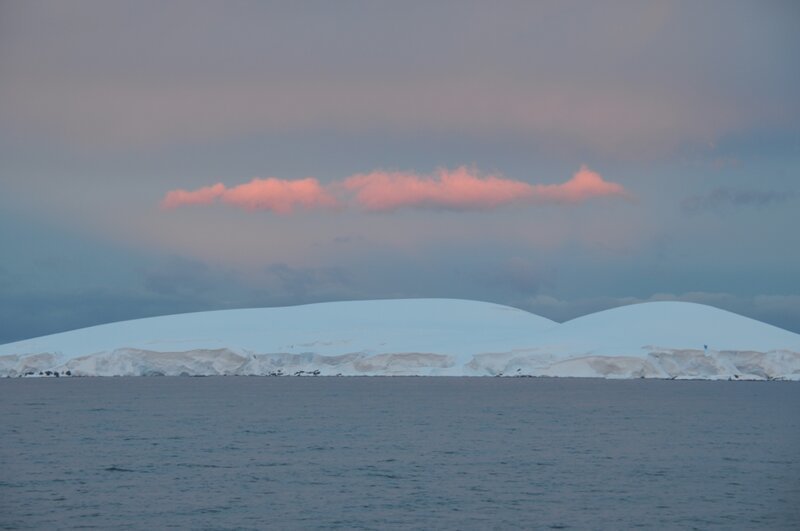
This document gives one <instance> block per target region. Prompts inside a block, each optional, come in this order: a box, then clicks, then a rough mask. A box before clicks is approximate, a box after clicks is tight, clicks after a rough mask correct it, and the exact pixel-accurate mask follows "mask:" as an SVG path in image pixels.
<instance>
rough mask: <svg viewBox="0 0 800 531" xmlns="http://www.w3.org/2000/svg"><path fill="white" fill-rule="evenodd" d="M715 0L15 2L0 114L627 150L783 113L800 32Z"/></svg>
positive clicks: (58, 129) (0, 72)
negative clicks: (517, 140) (510, 139)
mask: <svg viewBox="0 0 800 531" xmlns="http://www.w3.org/2000/svg"><path fill="white" fill-rule="evenodd" d="M718 6H719V7H718V8H717V9H709V8H707V7H706V6H694V5H693V4H691V3H690V4H683V5H679V4H667V3H658V4H649V3H635V2H634V3H614V2H527V3H526V2H521V3H502V4H501V5H494V4H492V5H490V4H487V3H482V2H474V3H466V2H452V3H448V2H434V3H424V4H422V3H421V4H417V3H412V4H407V3H397V4H388V3H371V2H364V3H344V4H340V3H336V4H333V3H319V4H313V5H310V4H307V3H287V4H274V3H246V4H238V3H237V4H235V7H233V6H232V4H228V3H219V2H188V3H183V2H179V1H175V2H169V3H163V2H153V3H149V2H124V3H123V2H77V3H70V4H69V6H65V5H64V3H62V2H44V3H39V2H7V3H4V5H3V15H4V16H3V17H0V21H3V22H2V26H0V48H2V49H3V54H2V56H0V89H1V90H2V91H3V93H4V97H3V98H2V100H0V122H1V123H3V124H4V128H11V129H13V130H16V131H25V132H26V134H27V133H29V132H32V131H33V132H35V134H44V135H50V136H51V137H55V138H58V139H60V140H62V141H65V142H76V143H78V144H80V145H81V146H83V147H91V148H96V147H98V146H99V147H114V148H117V149H127V148H131V147H141V146H162V145H164V144H170V143H182V142H203V141H207V140H209V139H219V138H229V137H237V136H241V135H248V134H252V133H259V132H266V131H282V132H285V131H289V130H297V129H300V130H320V129H326V130H336V131H353V130H357V131H369V132H371V131H375V130H388V131H401V132H413V131H444V132H447V133H451V134H452V133H454V132H458V131H463V130H469V131H471V132H472V133H474V134H478V135H485V136H493V135H496V134H498V133H504V132H505V133H508V132H511V133H516V134H524V135H526V136H527V137H530V138H532V139H534V140H535V143H536V144H541V143H553V144H556V145H559V144H561V145H563V144H578V145H579V146H580V147H582V148H587V149H593V150H598V151H601V152H606V153H614V154H620V153H624V154H627V155H631V154H635V153H640V152H648V151H653V150H658V149H662V146H669V147H675V146H679V145H683V144H685V143H696V144H705V143H706V142H708V141H709V140H714V139H715V138H717V137H719V136H721V135H724V134H726V133H728V132H730V131H736V130H740V128H742V127H743V126H747V125H749V124H753V123H757V124H759V125H764V124H766V125H775V124H778V125H780V124H783V125H784V126H785V125H787V124H788V125H789V126H792V124H793V123H794V122H793V120H791V119H790V118H789V116H791V115H792V114H793V113H796V111H797V110H798V105H797V100H796V98H794V94H796V93H797V89H798V79H797V78H796V76H794V75H793V74H792V69H791V68H788V67H787V66H788V63H790V61H791V57H793V51H794V52H796V51H797V49H798V48H800V44H798V43H799V42H800V41H798V37H797V32H795V31H794V28H793V27H792V26H791V24H789V22H788V21H787V17H785V16H782V15H781V13H780V12H779V10H778V9H777V8H775V7H769V6H765V5H764V4H761V5H756V4H753V5H749V4H747V3H743V4H734V5H730V4H729V3H722V2H720V3H719V4H718ZM332 22H333V23H332ZM738 28H744V29H747V31H737V29H738ZM412 32H413V34H414V39H409V38H408V35H409V34H410V33H412ZM731 36H735V38H732V37H731ZM744 54H746V55H747V57H749V58H750V60H749V62H748V64H749V65H751V68H748V69H742V68H740V67H739V63H740V62H739V58H740V57H741V56H742V55H744ZM709 65H713V68H709ZM665 66H668V67H667V68H665ZM754 98H757V99H758V102H759V104H758V105H752V101H753V99H754ZM787 110H788V112H787Z"/></svg>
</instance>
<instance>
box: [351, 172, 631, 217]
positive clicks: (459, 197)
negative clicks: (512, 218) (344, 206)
mask: <svg viewBox="0 0 800 531" xmlns="http://www.w3.org/2000/svg"><path fill="white" fill-rule="evenodd" d="M344 187H345V188H346V189H347V190H349V191H352V192H354V193H355V194H356V201H357V202H358V204H359V205H361V206H362V207H363V208H365V209H367V210H372V211H388V210H397V209H399V208H404V207H417V208H451V209H462V210H473V209H490V208H496V207H500V206H503V205H509V204H512V203H523V202H528V203H580V202H583V201H586V200H588V199H591V198H593V197H604V196H618V197H630V194H629V193H628V191H627V190H625V188H624V187H623V186H622V185H620V184H617V183H612V182H608V181H605V180H603V178H602V177H601V176H600V174H598V173H596V172H593V171H592V170H590V169H589V168H588V167H586V166H581V169H580V171H578V172H577V173H576V174H575V175H574V176H573V177H572V179H570V180H569V181H567V182H565V183H562V184H551V185H541V184H540V185H531V184H528V183H525V182H522V181H514V180H510V179H506V178H503V177H498V176H494V175H489V176H486V177H481V176H479V175H478V174H477V172H476V171H474V170H470V169H469V168H466V167H461V168H458V169H456V170H453V171H450V170H446V169H443V170H439V171H438V173H437V174H436V175H435V176H420V175H416V174H414V173H404V172H383V171H376V172H372V173H366V174H361V175H354V176H352V177H349V178H348V179H346V180H345V181H344Z"/></svg>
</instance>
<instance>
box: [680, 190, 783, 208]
mask: <svg viewBox="0 0 800 531" xmlns="http://www.w3.org/2000/svg"><path fill="white" fill-rule="evenodd" d="M795 197H796V194H795V193H794V192H791V191H786V192H778V191H774V190H756V189H737V188H726V187H720V188H715V189H713V190H711V191H710V192H708V193H707V194H702V195H693V196H689V197H686V198H684V199H683V201H681V210H683V211H684V212H686V213H690V214H696V213H699V212H705V211H708V210H715V209H718V208H723V207H728V206H734V207H766V206H770V205H774V204H778V203H784V202H786V201H788V200H790V199H794V198H795Z"/></svg>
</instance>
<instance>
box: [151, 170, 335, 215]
mask: <svg viewBox="0 0 800 531" xmlns="http://www.w3.org/2000/svg"><path fill="white" fill-rule="evenodd" d="M217 199H219V200H220V201H222V202H223V203H226V204H228V205H232V206H235V207H238V208H242V209H245V210H270V211H272V212H275V213H277V214H291V213H292V212H293V211H294V210H295V208H296V207H302V208H319V207H331V206H335V205H336V199H335V198H334V197H333V196H332V195H330V194H329V193H328V192H327V191H326V190H325V189H323V188H322V186H320V184H319V181H317V180H316V179H312V178H307V179H297V180H283V179H276V178H274V177H270V178H268V179H253V180H252V181H250V182H249V183H245V184H240V185H238V186H234V187H233V188H226V187H225V185H224V184H222V183H217V184H215V185H213V186H205V187H203V188H198V189H197V190H192V191H189V190H171V191H169V192H167V194H166V195H165V196H164V199H163V200H162V201H161V206H162V207H164V208H168V209H169V208H177V207H180V206H185V205H209V204H211V203H213V202H214V201H215V200H217Z"/></svg>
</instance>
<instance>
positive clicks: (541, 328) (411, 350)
mask: <svg viewBox="0 0 800 531" xmlns="http://www.w3.org/2000/svg"><path fill="white" fill-rule="evenodd" d="M47 375H54V376H55V375H58V376H65V375H68V376H156V375H165V376H181V375H184V376H215V375H230V376H234V375H239V376H246V375H248V376H249V375H252V376H267V375H271V376H517V377H523V376H526V377H594V378H662V379H714V380H718V379H726V380H775V379H780V380H800V334H795V333H793V332H789V331H787V330H783V329H781V328H777V327H775V326H771V325H768V324H766V323H762V322H759V321H756V320H754V319H750V318H747V317H744V316H741V315H737V314H734V313H731V312H727V311H724V310H720V309H717V308H713V307H710V306H705V305H700V304H694V303H686V302H649V303H642V304H635V305H631V306H625V307H621V308H614V309H611V310H605V311H601V312H597V313H594V314H591V315H586V316H583V317H579V318H577V319H573V320H571V321H567V322H565V323H561V324H559V323H556V322H554V321H551V320H549V319H546V318H544V317H541V316H538V315H535V314H532V313H529V312H525V311H523V310H519V309H516V308H511V307H508V306H502V305H498V304H492V303H485V302H476V301H465V300H454V299H396V300H375V301H348V302H330V303H319V304H309V305H303V306H290V307H284V308H257V309H241V310H221V311H211V312H198V313H189V314H180V315H169V316H162V317H152V318H147V319H136V320H131V321H123V322H118V323H111V324H105V325H99V326H93V327H89V328H83V329H80V330H73V331H70V332H63V333H59V334H52V335H48V336H43V337H38V338H33V339H28V340H24V341H18V342H15V343H8V344H5V345H0V376H4V377H18V376H47Z"/></svg>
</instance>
